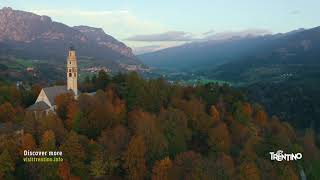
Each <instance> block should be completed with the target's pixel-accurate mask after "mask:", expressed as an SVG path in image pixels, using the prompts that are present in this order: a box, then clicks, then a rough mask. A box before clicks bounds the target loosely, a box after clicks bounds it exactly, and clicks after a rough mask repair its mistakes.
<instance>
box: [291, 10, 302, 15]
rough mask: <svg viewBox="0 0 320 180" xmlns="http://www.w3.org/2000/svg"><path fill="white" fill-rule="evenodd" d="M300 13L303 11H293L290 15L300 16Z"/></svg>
mask: <svg viewBox="0 0 320 180" xmlns="http://www.w3.org/2000/svg"><path fill="white" fill-rule="evenodd" d="M300 13H301V11H299V10H293V11H291V12H290V14H292V15H298V14H300Z"/></svg>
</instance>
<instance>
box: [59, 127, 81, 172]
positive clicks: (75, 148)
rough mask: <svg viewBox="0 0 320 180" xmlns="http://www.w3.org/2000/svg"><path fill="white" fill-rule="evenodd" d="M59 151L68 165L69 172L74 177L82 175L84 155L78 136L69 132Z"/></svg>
mask: <svg viewBox="0 0 320 180" xmlns="http://www.w3.org/2000/svg"><path fill="white" fill-rule="evenodd" d="M60 150H61V151H62V152H63V154H64V158H65V159H66V160H68V162H69V163H70V165H71V172H72V173H73V174H75V175H83V173H84V170H85V166H84V160H85V158H86V154H85V151H84V149H83V147H82V145H81V143H80V137H79V135H78V134H77V133H75V132H73V131H71V132H70V133H69V134H68V136H67V138H66V140H65V141H64V142H63V143H62V145H61V146H60Z"/></svg>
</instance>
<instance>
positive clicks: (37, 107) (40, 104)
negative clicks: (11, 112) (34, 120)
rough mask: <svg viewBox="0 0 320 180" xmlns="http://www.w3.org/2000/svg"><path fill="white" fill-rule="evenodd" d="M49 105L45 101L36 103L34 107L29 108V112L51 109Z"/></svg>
mask: <svg viewBox="0 0 320 180" xmlns="http://www.w3.org/2000/svg"><path fill="white" fill-rule="evenodd" d="M49 108H50V107H49V105H48V104H47V103H45V102H43V101H39V102H36V103H34V104H33V105H31V106H29V107H28V108H27V110H28V111H43V110H46V109H49Z"/></svg>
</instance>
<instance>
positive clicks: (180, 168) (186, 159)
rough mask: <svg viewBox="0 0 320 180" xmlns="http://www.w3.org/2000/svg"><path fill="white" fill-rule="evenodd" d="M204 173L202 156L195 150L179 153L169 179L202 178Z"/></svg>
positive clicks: (189, 179)
mask: <svg viewBox="0 0 320 180" xmlns="http://www.w3.org/2000/svg"><path fill="white" fill-rule="evenodd" d="M203 175H204V172H203V161H202V157H201V155H200V154H197V153H195V152H193V151H188V152H183V153H180V154H178V155H177V156H176V158H175V159H174V161H173V164H172V168H171V169H170V171H169V179H187V180H192V179H202V176H203Z"/></svg>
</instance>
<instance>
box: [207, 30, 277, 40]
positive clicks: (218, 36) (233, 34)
mask: <svg viewBox="0 0 320 180" xmlns="http://www.w3.org/2000/svg"><path fill="white" fill-rule="evenodd" d="M267 34H272V32H271V31H269V30H266V29H246V30H243V31H225V32H219V33H215V34H211V35H208V36H206V37H204V39H205V40H226V39H231V38H244V37H254V36H262V35H267Z"/></svg>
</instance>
